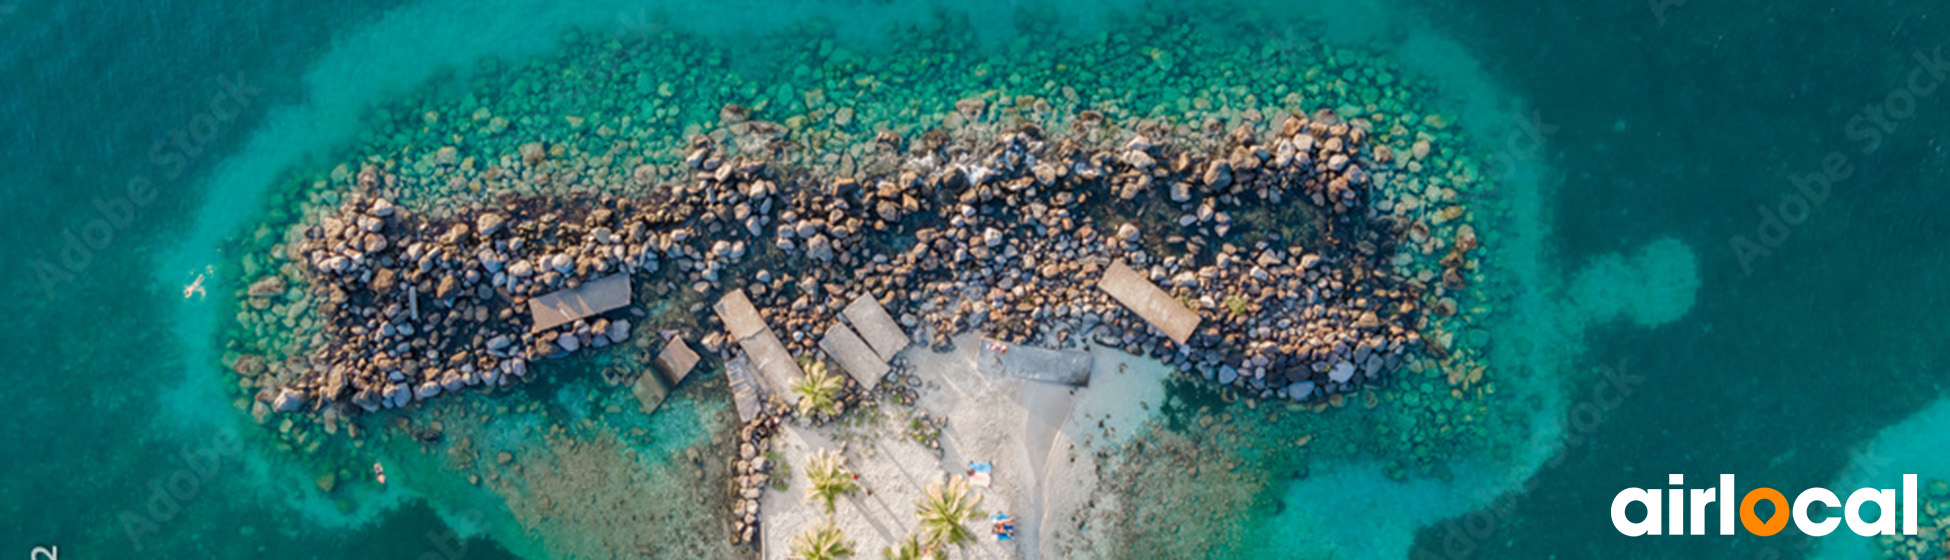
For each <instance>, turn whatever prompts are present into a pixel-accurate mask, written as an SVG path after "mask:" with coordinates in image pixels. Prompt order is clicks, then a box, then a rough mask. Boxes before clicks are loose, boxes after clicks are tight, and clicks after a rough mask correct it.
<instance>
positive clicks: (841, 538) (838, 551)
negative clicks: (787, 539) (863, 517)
mask: <svg viewBox="0 0 1950 560" xmlns="http://www.w3.org/2000/svg"><path fill="white" fill-rule="evenodd" d="M852 555H853V541H849V540H846V535H843V534H840V530H839V528H837V527H834V526H833V522H832V520H827V521H826V524H825V525H821V526H819V527H814V528H812V529H807V530H806V532H804V533H800V534H798V535H796V536H794V537H792V556H790V558H791V559H792V560H833V559H834V558H842V557H847V556H852Z"/></svg>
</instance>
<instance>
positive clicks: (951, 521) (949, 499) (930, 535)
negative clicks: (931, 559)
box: [914, 476, 988, 558]
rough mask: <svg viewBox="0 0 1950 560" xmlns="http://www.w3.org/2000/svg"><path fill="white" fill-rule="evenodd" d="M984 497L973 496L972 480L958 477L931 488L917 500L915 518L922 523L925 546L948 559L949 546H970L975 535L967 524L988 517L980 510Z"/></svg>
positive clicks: (922, 536) (937, 483) (930, 486)
mask: <svg viewBox="0 0 1950 560" xmlns="http://www.w3.org/2000/svg"><path fill="white" fill-rule="evenodd" d="M981 504H982V495H980V494H969V492H968V479H965V478H962V477H959V476H955V477H950V478H949V479H948V480H947V481H946V482H936V483H933V484H929V485H928V487H927V491H926V493H925V494H923V495H921V497H920V498H916V499H915V500H914V517H915V519H917V520H919V521H920V522H921V542H922V543H923V544H925V545H926V548H927V549H928V550H931V551H934V553H935V557H936V558H941V557H944V556H945V553H944V552H943V549H945V548H947V547H948V546H949V545H953V546H956V547H962V546H968V543H972V542H975V532H974V531H970V530H968V526H967V525H966V523H968V522H970V521H975V520H979V519H981V518H983V517H984V516H987V515H988V514H987V513H984V512H983V511H982V509H981V508H980V507H978V506H980V505H981Z"/></svg>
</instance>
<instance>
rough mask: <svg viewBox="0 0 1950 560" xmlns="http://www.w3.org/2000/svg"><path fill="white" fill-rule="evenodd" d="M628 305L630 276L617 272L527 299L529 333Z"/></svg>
mask: <svg viewBox="0 0 1950 560" xmlns="http://www.w3.org/2000/svg"><path fill="white" fill-rule="evenodd" d="M629 304H630V275H629V274H628V273H623V272H618V273H616V274H611V275H609V276H604V277H602V278H597V279H595V280H591V281H588V282H583V283H582V285H580V286H576V287H574V288H568V289H564V290H556V291H554V292H550V293H547V294H543V295H541V296H539V297H536V298H534V299H530V300H528V316H529V317H530V318H532V319H534V323H535V325H534V326H533V327H530V330H531V331H534V332H541V331H545V330H548V329H552V328H555V327H559V326H562V325H564V324H567V323H573V322H575V321H576V320H577V319H581V318H584V317H588V316H591V315H595V314H597V313H602V312H604V311H609V310H611V309H616V308H619V307H623V306H625V305H629Z"/></svg>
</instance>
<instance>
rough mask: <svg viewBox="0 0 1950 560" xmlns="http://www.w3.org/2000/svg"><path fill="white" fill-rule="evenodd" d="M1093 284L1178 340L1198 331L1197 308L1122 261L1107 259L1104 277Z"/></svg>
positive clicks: (1186, 338)
mask: <svg viewBox="0 0 1950 560" xmlns="http://www.w3.org/2000/svg"><path fill="white" fill-rule="evenodd" d="M1097 287H1098V288H1100V289H1102V290H1103V291H1105V292H1108V293H1109V294H1110V297H1113V298H1117V301H1118V302H1119V303H1123V304H1124V307H1128V308H1130V309H1131V311H1132V312H1135V313H1137V314H1138V316H1139V317H1142V318H1144V320H1145V321H1146V322H1149V323H1151V326H1153V327H1156V328H1157V329H1158V330H1159V331H1160V332H1163V333H1165V336H1168V337H1171V339H1172V340H1173V341H1175V342H1177V343H1179V344H1184V343H1185V341H1186V340H1190V339H1191V338H1192V333H1194V332H1197V331H1198V322H1199V316H1198V312H1196V311H1192V310H1191V309H1187V308H1186V307H1185V306H1184V304H1181V303H1178V300H1175V299H1172V297H1171V294H1168V293H1165V291H1164V290H1163V289H1161V288H1159V287H1158V285H1157V284H1153V283H1151V281H1150V280H1146V279H1145V278H1144V277H1143V276H1139V275H1138V273H1137V271H1135V270H1131V267H1129V266H1125V265H1124V261H1117V262H1115V263H1111V265H1110V269H1109V270H1105V271H1104V277H1103V278H1102V279H1101V280H1098V281H1097Z"/></svg>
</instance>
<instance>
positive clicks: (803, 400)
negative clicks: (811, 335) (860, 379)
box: [792, 361, 844, 416]
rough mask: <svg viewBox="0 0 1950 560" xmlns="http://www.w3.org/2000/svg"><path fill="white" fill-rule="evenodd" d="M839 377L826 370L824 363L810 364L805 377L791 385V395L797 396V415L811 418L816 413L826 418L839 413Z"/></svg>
mask: <svg viewBox="0 0 1950 560" xmlns="http://www.w3.org/2000/svg"><path fill="white" fill-rule="evenodd" d="M843 388H844V386H843V385H841V382H840V376H839V375H836V374H834V373H832V371H831V370H829V369H827V367H826V364H825V363H824V362H817V361H815V362H812V363H811V365H809V366H807V367H806V377H805V378H804V379H800V380H799V381H798V382H796V383H793V384H792V392H793V394H796V395H799V406H798V408H799V414H800V415H801V416H812V415H813V413H815V412H817V413H820V414H825V415H827V416H838V415H839V413H840V390H841V389H843Z"/></svg>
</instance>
